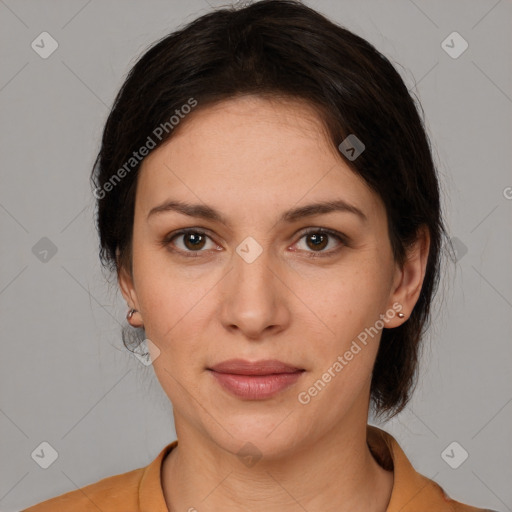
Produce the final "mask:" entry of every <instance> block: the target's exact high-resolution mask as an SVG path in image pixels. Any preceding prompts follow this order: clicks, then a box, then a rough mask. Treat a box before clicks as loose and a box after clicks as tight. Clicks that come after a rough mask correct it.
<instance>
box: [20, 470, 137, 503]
mask: <svg viewBox="0 0 512 512" xmlns="http://www.w3.org/2000/svg"><path fill="white" fill-rule="evenodd" d="M144 469H145V468H139V469H134V470H133V471H129V472H127V473H122V474H119V475H114V476H110V477H107V478H103V479H102V480H99V481H98V482H96V483H93V484H90V485H87V486H85V487H81V488H80V489H76V490H74V491H70V492H67V493H65V494H61V495H60V496H56V497H55V498H51V499H49V500H46V501H43V502H41V503H38V504H36V505H33V506H31V507H29V508H26V509H23V510H22V511H21V512H50V511H51V512H69V511H70V510H73V511H74V512H89V511H91V512H92V511H94V512H98V510H101V511H102V512H114V511H119V510H133V511H134V510H138V502H139V499H138V497H139V485H140V482H141V478H142V475H143V473H144Z"/></svg>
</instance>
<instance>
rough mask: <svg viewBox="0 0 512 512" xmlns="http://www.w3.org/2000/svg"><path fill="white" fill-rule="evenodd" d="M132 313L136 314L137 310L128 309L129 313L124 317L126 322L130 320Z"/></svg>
mask: <svg viewBox="0 0 512 512" xmlns="http://www.w3.org/2000/svg"><path fill="white" fill-rule="evenodd" d="M134 313H137V310H136V309H130V311H128V313H127V315H126V320H131V318H132V316H133V314H134Z"/></svg>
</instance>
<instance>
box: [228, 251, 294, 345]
mask: <svg viewBox="0 0 512 512" xmlns="http://www.w3.org/2000/svg"><path fill="white" fill-rule="evenodd" d="M258 246H259V247H260V248H259V249H258ZM258 246H255V245H251V244H250V243H249V244H248V245H245V246H244V244H240V246H239V247H238V251H237V252H236V253H233V259H232V263H233V267H232V270H231V271H230V272H229V274H228V275H227V276H226V278H225V279H223V282H222V287H223V289H222V296H223V301H222V304H221V311H220V318H221V322H222V324H223V325H224V327H225V328H226V329H227V330H229V331H232V332H235V331H239V332H240V333H242V334H243V336H244V337H245V338H247V339H250V340H253V341H258V340H262V339H264V338H266V337H268V336H269V335H270V334H272V333H273V334H277V333H278V332H281V331H282V330H284V329H286V327H287V325H288V324H289V321H290V311H289V307H288V300H289V295H290V293H291V292H290V291H289V288H287V287H286V285H285V284H284V280H285V279H284V277H283V275H282V266H281V265H280V263H279V261H276V259H275V258H273V257H272V255H271V253H270V250H269V249H267V248H265V249H264V248H262V247H261V246H260V245H259V244H258ZM244 249H246V250H245V252H244ZM261 249H263V250H261ZM255 250H256V251H257V252H260V251H261V252H260V253H259V255H257V257H256V258H255V259H252V258H253V257H254V255H255V254H254V251H255ZM251 251H252V254H251ZM280 274H281V275H280Z"/></svg>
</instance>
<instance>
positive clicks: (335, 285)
mask: <svg viewBox="0 0 512 512" xmlns="http://www.w3.org/2000/svg"><path fill="white" fill-rule="evenodd" d="M170 198H172V199H174V200H179V201H184V202H189V203H199V204H206V205H209V206H211V207H212V208H215V209H216V210H218V211H219V212H220V213H221V214H222V215H223V216H224V217H225V218H226V219H227V220H228V221H229V223H230V225H229V226H226V225H223V224H222V223H220V222H217V221H214V220H209V219H203V218H196V217H189V216H187V215H184V214H182V213H178V212H175V211H166V212H163V213H158V214H153V215H151V216H149V218H148V213H149V212H150V211H151V209H152V208H154V207H155V206H158V205H160V204H161V203H164V202H165V201H166V200H168V199H170ZM337 199H343V200H344V201H345V202H347V203H350V204H351V205H353V206H356V207H357V208H358V209H360V210H361V211H362V212H363V213H364V215H365V216H366V220H363V219H361V218H360V217H358V216H357V215H355V214H354V213H350V212H347V211H344V212H331V213H327V214H321V215H315V216H311V217H305V218H301V219H298V220H295V221H294V222H291V223H287V222H282V221H280V220H279V217H280V216H281V214H282V213H283V212H285V211H287V210H289V209H292V208H296V207H299V206H304V205H306V204H310V203H314V202H317V201H322V200H337ZM183 228H196V229H201V230H203V231H206V232H207V233H206V234H207V237H206V238H204V239H202V240H203V241H202V242H201V243H199V244H198V243H197V241H196V240H197V239H193V238H192V240H191V236H190V235H185V236H183V235H180V236H178V237H176V238H174V240H172V241H171V242H169V244H168V245H167V246H165V245H164V244H162V241H163V240H164V239H165V238H166V236H167V235H169V234H172V233H174V232H176V231H178V230H179V229H183ZM306 228H326V229H331V230H335V231H338V232H340V233H342V234H344V235H345V236H346V237H348V240H347V241H346V243H344V242H342V241H340V240H337V239H336V238H335V237H332V236H327V237H324V239H321V241H323V244H320V245H321V247H320V248H317V247H318V246H317V245H315V243H313V242H315V241H316V240H315V239H314V237H313V240H312V236H311V235H309V236H304V231H305V229H306ZM248 236H250V237H252V238H254V239H255V240H256V241H257V242H258V244H259V245H260V247H261V249H262V253H261V254H260V256H259V257H258V258H257V259H256V260H255V261H253V262H252V263H247V262H246V261H245V260H244V259H243V258H241V257H240V256H239V255H238V253H237V252H236V248H237V246H239V244H240V243H241V242H242V241H243V240H244V239H245V238H246V237H248ZM317 236H318V234H317ZM324 240H325V241H324ZM168 241H169V238H168ZM194 241H196V245H194V243H191V242H194ZM317 243H318V242H317ZM428 244H429V237H428V232H427V231H426V230H422V231H420V233H419V235H418V240H417V242H416V244H415V245H414V246H413V247H412V248H411V249H410V252H409V257H408V259H407V261H406V263H405V264H404V265H403V266H402V267H400V266H399V265H398V264H397V263H396V262H395V261H394V258H393V254H392V250H391V245H390V241H389V235H388V231H387V221H386V211H385V208H384V205H383V203H382V201H381V199H380V198H379V196H378V195H377V194H375V193H374V192H373V191H372V190H371V189H370V188H369V187H368V186H367V185H366V183H365V182H364V181H363V180H362V179H361V178H360V177H358V176H357V175H356V174H355V173H354V172H353V171H351V170H350V168H349V167H348V165H347V164H346V163H345V162H344V161H343V159H342V158H341V156H340V154H339V153H337V151H336V149H335V148H333V147H332V146H331V145H330V144H329V143H328V139H327V136H326V133H325V131H324V129H323V126H322V124H321V122H320V120H319V119H318V117H317V116H316V114H315V112H314V111H313V110H312V109H311V108H310V107H309V106H308V105H307V104H305V103H303V102H298V101H293V100H286V101H285V100H282V99H281V100H272V101H271V100H269V99H263V98H260V97H254V96H246V97H239V98H236V99H230V100H228V101H225V102H223V103H221V104H218V105H216V106H213V107H212V106H210V107H206V108H204V109H197V110H196V111H194V112H193V113H192V114H190V115H189V116H188V117H187V118H186V119H185V120H184V121H182V124H181V125H180V126H179V131H176V133H175V134H173V137H172V138H171V139H170V140H169V141H167V142H166V143H165V144H164V145H162V146H160V147H159V148H157V149H156V150H154V151H153V152H152V153H150V155H149V156H148V157H147V158H146V159H145V160H144V162H143V164H142V168H141V171H140V176H139V181H138V185H137V195H136V206H135V217H134V228H133V253H132V258H133V273H132V275H130V274H129V272H128V271H127V270H126V269H121V271H120V273H119V284H120V287H121V290H122V293H123V296H124V297H125V299H126V301H127V303H128V305H129V307H130V308H135V309H136V310H137V313H135V314H134V315H133V317H132V319H131V320H130V322H131V323H132V325H134V326H141V325H144V327H145V330H146V336H147V338H148V339H149V340H151V341H152V343H154V344H155V346H156V347H158V349H159V350H160V353H159V354H158V353H157V351H155V350H154V349H150V352H151V355H152V357H153V358H155V357H156V358H155V359H154V362H153V367H154V371H155V373H156V376H157V378H158V380H159V382H160V384H161V385H162V388H163V389H164V391H165V393H166V394H167V395H168V397H169V399H170V400H171V402H172V405H173V411H174V420H175V427H176V433H177V437H178V439H179V446H178V447H177V448H175V449H174V450H173V451H172V452H171V454H170V455H169V456H168V457H166V459H165V460H164V463H163V469H162V486H163V490H164V495H165V499H166V501H167V505H168V508H169V510H174V511H178V510H180V511H182V510H183V511H187V510H189V509H190V508H191V507H194V508H195V509H197V510H198V511H200V512H202V511H217V510H223V511H225V512H230V511H235V510H236V511H239V510H251V511H255V512H256V511H262V512H263V511H264V512H273V511H279V512H288V511H290V512H291V511H298V510H303V508H302V507H304V509H306V510H309V511H316V510H323V511H337V512H345V511H349V510H356V509H357V510H367V511H370V512H383V511H385V510H386V506H387V504H388V502H389V499H390V496H391V491H392V487H393V472H389V471H385V470H384V469H383V468H381V467H380V466H379V465H378V463H377V462H376V460H375V459H374V458H373V456H372V455H371V453H370V451H369V449H368V446H367V444H366V424H367V419H368V407H369V396H370V382H371V381H370V379H371V372H372V368H373V365H374V361H375V357H376V354H377V350H378V344H379V341H380V334H379V335H378V336H375V337H374V338H373V339H371V338H370V341H369V342H368V344H367V345H366V346H364V347H363V348H362V350H361V351H360V352H359V353H358V354H357V355H355V356H354V357H353V359H352V360H351V361H350V362H348V364H347V365H346V366H344V368H343V370H342V371H341V372H339V373H338V374H337V375H336V377H335V378H333V379H332V380H331V381H330V382H329V383H328V384H327V385H326V386H325V388H324V389H323V390H322V391H321V392H320V393H318V395H317V396H315V397H313V398H312V399H311V401H310V402H309V403H308V404H307V405H303V404H301V403H299V401H298V398H297V396H298V394H299V393H300V392H301V391H307V390H308V388H309V387H310V386H312V384H313V383H314V382H315V381H317V380H318V379H319V378H321V376H322V374H324V373H325V372H326V371H327V369H328V368H330V367H332V365H333V363H334V362H335V361H336V360H337V357H338V356H339V355H343V354H344V353H345V352H346V351H347V350H348V349H349V348H350V345H351V343H352V340H354V339H355V338H356V337H357V335H358V334H359V333H360V332H362V331H364V329H365V328H366V327H370V326H373V325H374V324H375V322H376V321H377V320H378V319H379V315H380V314H385V313H386V312H387V311H389V310H390V309H392V306H393V304H395V303H399V304H401V306H402V312H404V314H405V318H403V319H400V318H398V317H397V316H394V318H393V319H391V320H390V321H389V322H387V323H386V326H387V327H388V328H393V327H397V326H398V325H400V324H401V323H403V322H405V321H407V317H408V315H409V314H410V312H411V310H412V309H413V307H414V304H415V303H416V301H417V299H418V296H419V293H420V290H421V285H422V282H423V278H424V274H425V266H426V260H427V255H428ZM195 247H197V248H195ZM172 248H173V249H174V252H173V250H172ZM180 251H181V252H180ZM187 251H188V252H187ZM184 253H187V254H192V255H196V256H197V257H195V258H194V257H187V256H186V255H183V254H184ZM319 253H322V254H324V256H323V257H311V255H315V254H319ZM231 358H243V359H247V360H250V361H255V360H260V359H278V360H280V361H283V362H285V363H288V364H292V365H294V366H296V367H299V368H303V369H305V370H306V371H305V372H304V373H303V374H302V375H301V377H300V378H299V380H298V381H297V383H295V384H294V385H293V386H292V387H290V388H288V389H286V390H284V391H282V392H280V393H279V394H278V395H277V396H274V397H272V398H270V399H265V400H243V399H240V398H236V397H234V396H232V395H231V394H229V393H227V392H226V391H224V390H223V389H222V388H221V387H220V386H219V385H218V383H217V382H216V380H215V379H214V378H213V377H212V374H211V373H210V372H209V371H208V370H207V367H209V366H212V365H214V364H216V363H219V362H221V361H224V360H227V359H231ZM247 442H250V443H252V444H253V445H254V446H255V447H256V448H257V450H258V451H259V452H260V453H261V454H262V458H261V459H260V460H259V461H258V462H257V463H256V464H255V465H253V466H252V467H246V466H245V465H244V464H242V463H241V461H240V459H239V458H238V456H237V452H238V451H239V450H240V449H241V448H242V447H243V446H244V445H245V444H246V443H247Z"/></svg>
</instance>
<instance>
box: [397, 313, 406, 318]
mask: <svg viewBox="0 0 512 512" xmlns="http://www.w3.org/2000/svg"><path fill="white" fill-rule="evenodd" d="M397 316H398V318H404V317H405V315H404V314H403V313H402V312H400V313H398V315H397Z"/></svg>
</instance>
